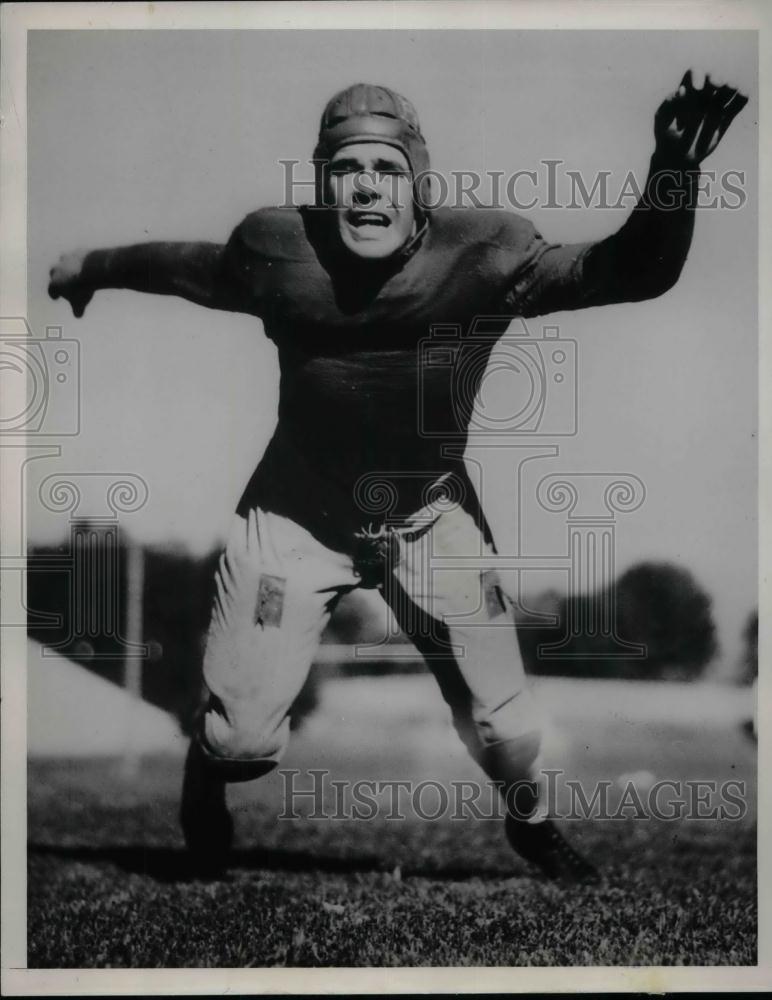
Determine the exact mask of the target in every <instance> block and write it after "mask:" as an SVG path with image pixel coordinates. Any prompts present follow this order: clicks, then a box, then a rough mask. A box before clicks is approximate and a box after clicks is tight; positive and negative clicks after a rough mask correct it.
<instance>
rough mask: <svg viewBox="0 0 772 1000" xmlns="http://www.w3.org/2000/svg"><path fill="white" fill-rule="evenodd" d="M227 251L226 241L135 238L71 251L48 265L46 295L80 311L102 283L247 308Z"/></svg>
mask: <svg viewBox="0 0 772 1000" xmlns="http://www.w3.org/2000/svg"><path fill="white" fill-rule="evenodd" d="M232 256H233V254H232V252H231V244H230V243H229V244H227V245H226V244H219V243H139V244H136V245H134V246H124V247H115V248H112V249H105V250H91V251H90V252H80V251H76V252H72V253H67V254H64V255H63V256H62V257H60V259H59V261H58V262H57V263H56V264H55V265H54V267H52V268H51V271H50V275H49V277H50V281H49V285H48V294H49V295H50V296H51V298H53V299H58V298H60V297H62V298H65V299H67V301H68V302H69V303H70V305H71V306H72V311H73V314H74V315H75V316H82V315H83V313H84V311H85V309H86V306H87V305H88V304H89V302H90V301H91V299H92V297H93V295H94V293H95V292H97V291H99V290H100V289H104V288H127V289H131V290H133V291H136V292H150V293H153V294H156V295H178V296H180V297H181V298H184V299H188V300H189V301H190V302H195V303H196V304H197V305H201V306H207V307H208V308H210V309H224V310H227V311H229V312H252V311H253V308H252V307H251V302H250V297H249V295H247V294H246V290H245V289H244V286H243V283H242V282H241V281H239V280H238V278H237V274H236V272H237V268H234V266H233V261H232V259H231V258H232Z"/></svg>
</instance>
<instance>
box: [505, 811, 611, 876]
mask: <svg viewBox="0 0 772 1000" xmlns="http://www.w3.org/2000/svg"><path fill="white" fill-rule="evenodd" d="M506 831H507V839H508V840H509V843H510V844H511V846H512V847H513V848H514V850H515V851H517V853H518V854H519V855H520V856H521V857H522V858H525V860H526V861H530V862H531V864H533V865H536V867H537V868H539V869H540V870H541V871H542V873H543V874H544V875H546V876H547V878H550V879H553V880H554V881H556V882H564V883H571V884H574V885H581V884H585V885H593V884H596V883H598V882H600V875H599V874H598V870H597V869H596V868H595V867H594V866H593V865H591V864H590V862H589V861H586V860H585V859H584V858H583V857H582V856H581V854H579V853H578V851H575V850H574V849H573V847H571V845H570V844H569V843H568V841H567V840H566V839H565V837H564V836H563V834H562V833H561V832H560V830H558V828H557V826H555V824H554V823H553V822H552V820H549V819H545V820H543V821H542V822H541V823H526V822H524V821H523V820H518V819H515V818H514V817H513V816H511V815H508V816H507V818H506Z"/></svg>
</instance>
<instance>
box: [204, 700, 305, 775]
mask: <svg viewBox="0 0 772 1000" xmlns="http://www.w3.org/2000/svg"><path fill="white" fill-rule="evenodd" d="M289 729H290V727H289V719H284V720H283V721H282V723H281V724H280V725H279V726H266V725H255V723H254V721H253V720H251V719H238V718H235V719H232V720H231V719H227V718H226V717H225V716H224V715H222V714H220V713H219V712H217V711H214V710H211V709H210V710H209V711H207V713H206V715H205V716H204V721H203V729H202V743H203V744H204V746H205V748H206V750H207V751H208V753H209V755H210V757H212V758H213V759H214V760H216V761H217V762H219V763H222V764H223V765H224V766H225V765H228V764H233V765H239V767H240V768H241V769H243V770H247V771H249V770H253V771H254V772H255V774H254V776H255V777H259V775H260V774H266V773H267V772H268V771H271V770H273V768H275V767H276V765H277V764H278V763H279V761H280V760H281V758H282V757H283V756H284V753H285V751H286V749H287V745H288V743H289ZM237 769H238V768H237Z"/></svg>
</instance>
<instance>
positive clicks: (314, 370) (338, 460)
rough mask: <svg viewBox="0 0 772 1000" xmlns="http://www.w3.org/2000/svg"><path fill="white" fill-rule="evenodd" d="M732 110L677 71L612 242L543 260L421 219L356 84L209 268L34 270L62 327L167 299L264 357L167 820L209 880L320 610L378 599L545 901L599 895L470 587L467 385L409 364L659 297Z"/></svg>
mask: <svg viewBox="0 0 772 1000" xmlns="http://www.w3.org/2000/svg"><path fill="white" fill-rule="evenodd" d="M746 101H747V98H746V97H744V96H743V95H742V94H740V93H739V92H738V91H737V90H736V89H735V88H733V87H730V86H728V85H722V84H718V83H716V82H715V81H712V80H711V79H710V78H709V77H705V78H704V80H701V81H700V85H699V86H695V81H694V79H693V77H692V73H691V72H687V73H686V75H685V76H684V78H683V80H682V82H681V84H680V86H679V88H678V89H677V90H676V91H675V92H674V93H673V94H672V95H671V96H670V97H669V98H668V99H667V100H665V102H664V103H663V104H662V106H661V107H660V108H659V110H658V111H657V113H656V116H655V121H654V138H655V145H654V152H653V156H652V159H651V165H650V171H649V175H648V180H647V184H646V188H645V192H644V194H643V197H642V199H641V201H640V204H639V205H638V206H637V208H636V209H635V210H634V211H633V212H632V213H631V215H630V217H629V218H628V219H627V221H626V222H625V224H624V225H623V226H622V227H621V229H619V231H618V232H616V233H614V234H613V235H611V236H609V237H608V238H606V239H603V240H600V241H596V242H588V243H580V244H573V245H560V244H554V243H549V242H547V241H546V240H545V239H544V238H543V237H542V236H541V235H540V234H539V233H538V232H537V231H536V230H535V228H534V226H533V225H532V224H531V222H529V221H528V220H527V219H525V218H522V217H520V216H518V215H516V214H514V213H510V212H507V211H501V210H489V209H471V208H469V209H452V208H446V207H436V208H435V207H433V206H432V193H431V188H430V183H431V180H430V179H431V174H430V172H429V156H428V152H427V147H426V143H425V141H424V138H423V136H422V134H421V130H420V126H419V122H418V118H417V115H416V112H415V110H414V108H413V106H412V105H411V104H410V102H409V101H407V100H406V99H405V98H403V97H401V96H400V95H399V94H397V93H395V92H394V91H393V90H390V89H389V88H387V87H381V86H374V85H370V84H363V83H360V84H355V85H354V86H351V87H348V88H347V89H346V90H344V91H342V92H341V93H339V94H337V95H336V96H335V97H333V98H332V100H331V101H330V102H329V103H328V104H327V106H326V108H325V109H324V113H323V115H322V119H321V126H320V130H319V137H318V142H317V146H316V150H315V153H314V162H315V168H316V172H317V173H316V177H317V185H316V203H315V204H314V205H311V206H304V207H283V208H278V209H276V208H264V209H260V210H259V211H256V212H254V213H252V214H250V215H248V216H247V217H246V218H245V219H244V221H243V222H241V223H240V224H239V225H238V226H237V227H236V229H235V230H234V231H233V233H232V235H231V237H230V239H229V240H228V241H227V243H225V244H222V245H220V244H216V243H203V242H194V243H146V244H141V245H136V246H127V247H119V248H115V249H105V250H93V251H91V252H89V253H86V254H68V255H66V256H64V257H63V258H62V259H61V260H60V261H59V263H58V264H57V265H56V266H55V267H54V268H53V269H52V271H51V275H50V278H51V280H50V286H49V292H50V294H51V296H53V297H54V298H57V297H59V296H63V297H64V298H66V299H67V300H68V301H69V302H70V304H71V306H72V309H73V312H74V314H75V315H76V316H81V315H82V314H83V312H84V310H85V308H86V306H87V305H88V302H89V300H90V299H91V297H92V295H93V294H94V292H96V291H97V290H99V289H103V288H126V289H133V290H135V291H142V292H154V293H159V294H166V295H178V296H182V297H184V298H186V299H189V300H191V301H193V302H196V303H198V304H200V305H202V306H206V307H208V308H210V309H221V310H227V311H231V312H243V313H248V314H250V315H253V316H255V317H256V318H259V319H260V320H262V323H263V328H264V330H265V333H266V334H267V336H268V337H270V338H271V339H272V340H273V341H274V342H275V343H276V345H277V347H278V353H279V362H280V369H281V389H280V401H279V417H278V424H277V427H276V430H275V433H274V435H273V438H272V440H271V442H270V444H269V445H268V448H267V450H266V452H265V455H264V456H263V459H262V461H261V462H260V464H259V466H258V468H257V470H256V471H255V473H254V475H253V476H252V478H251V480H250V481H249V483H248V484H247V486H246V489H245V491H244V493H243V496H242V498H241V501H240V503H239V505H238V508H237V512H236V515H235V518H234V521H233V524H232V530H231V532H230V535H229V538H228V541H227V545H226V547H225V551H224V553H223V555H222V559H221V562H220V566H219V570H218V572H217V577H216V590H217V593H216V598H215V601H214V607H213V610H212V617H211V624H210V627H209V631H208V638H207V644H206V652H205V657H204V668H203V669H204V678H205V681H206V685H207V688H208V692H209V699H208V702H207V704H206V707H205V710H203V711H202V714H201V716H200V719H199V724H198V728H197V731H196V734H195V736H194V738H193V740H192V742H191V746H190V750H189V753H188V757H187V761H186V769H185V778H184V783H183V794H182V807H181V821H182V827H183V831H184V834H185V838H186V842H187V845H188V848H189V849H190V851H191V853H192V856H193V857H194V859H195V860H196V862H197V864H198V865H199V867H200V868H201V869H203V870H208V871H210V872H217V871H220V870H222V868H223V866H224V865H225V864H226V862H227V855H228V850H229V847H230V844H231V839H232V834H233V826H232V820H231V817H230V815H229V813H228V810H227V808H226V798H225V788H226V784H227V783H228V782H230V781H241V780H249V779H252V778H256V777H259V776H260V775H263V774H265V773H267V772H268V771H270V770H271V769H272V768H274V767H275V766H276V764H277V762H278V761H279V759H280V757H281V755H282V754H283V752H284V750H285V748H286V746H287V741H288V737H289V721H288V712H289V709H290V706H291V705H292V702H293V701H294V699H295V697H296V696H297V694H298V692H299V691H300V689H301V687H302V685H303V683H304V681H305V679H306V676H307V673H308V671H309V668H310V666H311V663H312V660H313V658H314V654H315V651H316V648H317V643H318V642H319V638H320V636H321V634H322V632H323V630H324V628H325V626H326V624H327V622H328V621H329V618H330V614H331V612H332V611H333V609H334V607H335V604H336V602H337V601H338V600H339V598H340V597H341V596H342V595H343V594H345V593H347V592H349V591H351V590H353V589H354V588H357V587H374V588H378V589H379V590H380V591H381V593H382V594H383V596H384V598H385V600H386V601H387V603H388V604H389V606H390V607H391V608H392V610H393V612H394V614H395V616H396V619H397V621H398V622H399V624H400V625H401V626H402V628H403V629H404V631H405V632H406V633H407V635H408V636H409V637H410V638H411V639H412V640H413V641H414V642H415V644H416V646H417V648H418V649H419V651H420V652H421V653H422V654H423V655H424V656H425V658H426V661H427V663H428V665H429V667H430V668H431V670H432V671H433V673H434V675H435V676H436V678H437V681H438V683H439V688H440V690H441V692H442V695H443V696H444V698H445V699H446V701H447V703H448V705H449V706H450V710H451V712H452V717H453V722H454V725H455V727H456V729H457V731H458V733H459V735H460V737H461V739H462V740H463V741H464V743H465V745H466V747H467V748H468V750H469V752H470V753H471V755H472V756H473V758H474V759H475V761H477V762H478V764H479V765H480V766H481V768H482V769H483V770H484V771H485V773H486V774H487V775H488V776H489V777H490V779H492V780H493V781H495V782H499V783H500V787H501V789H502V793H503V795H504V797H505V799H506V804H507V810H506V816H507V819H506V831H507V835H508V837H509V840H510V843H511V844H512V846H513V847H514V848H515V850H516V851H517V852H519V854H520V855H521V856H522V857H524V858H526V859H528V860H529V861H531V862H533V863H534V864H535V865H536V866H538V868H540V869H541V871H542V872H544V873H545V874H546V875H548V876H550V877H553V878H559V879H568V880H571V881H584V880H593V879H594V878H595V877H596V871H595V868H594V866H593V865H592V864H590V862H589V861H587V860H586V859H584V858H582V857H581V856H580V855H579V854H578V853H577V852H576V851H575V850H574V849H573V848H572V847H571V846H570V845H569V844H568V842H567V841H566V840H565V839H564V837H563V836H562V834H561V832H560V830H559V828H558V826H557V825H556V823H555V822H554V821H553V820H552V819H550V818H549V817H546V816H545V815H544V811H543V809H540V808H539V802H538V797H539V788H538V782H537V780H536V777H537V774H536V772H537V759H538V753H539V744H540V732H539V723H538V717H537V714H536V711H535V707H534V704H533V701H532V698H531V695H530V693H529V690H528V685H527V683H526V677H525V673H524V669H523V664H522V660H521V657H520V651H519V648H518V640H517V635H516V629H515V622H514V614H513V608H512V604H511V602H509V601H508V600H507V599H506V596H505V594H504V592H503V591H502V588H501V584H500V581H499V579H498V577H497V576H496V573H495V570H494V569H493V568H492V567H491V568H485V566H484V565H483V568H482V570H481V569H480V565H481V562H480V557H481V556H482V557H483V563H484V558H485V556H486V554H490V555H491V557H492V556H493V554H494V551H495V550H494V548H493V539H492V538H491V535H490V531H489V529H488V526H487V524H486V522H485V518H484V516H483V514H482V511H481V509H480V505H479V502H478V497H477V495H476V493H475V490H474V489H473V487H472V485H471V482H470V480H469V478H468V475H467V472H466V469H465V466H464V462H463V434H464V433H465V431H466V429H467V426H468V422H469V419H470V416H471V405H472V404H471V400H473V398H474V389H475V387H476V385H477V384H479V379H480V378H481V376H482V373H483V369H484V364H483V365H479V364H478V365H477V367H476V375H472V376H471V381H472V384H471V385H470V386H467V391H466V392H465V393H464V394H463V398H459V396H458V393H457V392H456V389H454V386H457V381H458V380H455V381H454V378H453V377H452V372H451V373H450V376H449V371H448V367H447V366H444V367H443V366H438V367H431V368H429V367H427V366H425V365H422V364H421V358H422V355H421V344H422V343H424V342H425V339H426V337H427V335H428V334H429V332H430V330H431V328H432V327H433V326H434V325H436V324H453V325H454V326H458V327H460V328H461V329H462V330H469V329H470V327H471V326H472V324H473V321H474V320H475V318H476V317H478V316H480V315H485V316H488V317H490V316H498V317H501V320H500V322H499V323H498V327H497V328H496V324H495V323H494V330H493V333H494V336H493V337H492V338H491V341H490V344H489V345H488V350H490V349H491V348H492V347H493V343H494V342H495V335H500V334H502V333H504V331H505V330H506V328H507V326H508V324H509V322H510V320H511V319H512V318H513V317H530V316H540V315H544V314H546V313H550V312H555V311H558V310H565V309H579V308H585V307H588V306H598V305H603V304H606V303H618V302H633V301H639V300H642V299H648V298H652V297H654V296H658V295H661V294H663V293H664V292H666V291H667V290H668V289H669V288H671V287H672V285H673V284H674V283H675V282H676V280H677V279H678V276H679V274H680V272H681V268H682V266H683V264H684V261H685V259H686V254H687V251H688V249H689V244H690V241H691V238H692V228H693V221H694V206H695V202H696V194H697V184H698V176H699V165H700V163H701V162H702V160H703V159H704V158H705V157H706V156H707V155H708V154H709V153H710V152H711V151H712V150H713V149H715V147H716V145H717V144H718V142H719V141H720V139H721V137H722V135H723V134H724V132H725V131H726V129H727V127H728V126H729V124H730V123H731V121H732V119H733V118H734V117H735V115H736V114H737V113H738V112H739V111H740V110H741V108H742V107H743V106H744V105H745V103H746ZM457 360H458V363H463V356H462V355H459V357H458V359H457ZM450 367H451V368H452V364H451V366H450ZM419 380H420V389H421V391H420V393H419V392H418V388H419ZM419 400H420V412H419ZM427 422H428V423H429V424H430V425H431V427H432V428H435V430H436V428H440V429H442V428H447V437H448V440H451V441H454V442H456V444H458V441H459V432H460V433H461V436H462V440H461V446H460V447H455V448H451V449H448V448H446V447H443V445H444V444H446V443H447V442H445V441H443V436H442V434H441V433H440V434H439V435H438V434H437V433H432V434H425V433H423V431H422V428H424V427H425V426H426V425H427ZM379 502H380V506H379ZM374 510H375V511H376V512H377V511H380V514H377V513H376V516H374V515H373V511H374ZM467 557H468V559H469V563H470V565H469V566H468V567H467V566H466V565H465V562H464V560H465V558H467ZM448 560H450V563H449V562H448ZM454 560H455V562H453V561H454ZM475 560H476V561H475ZM443 561H444V563H445V565H446V566H447V567H448V568H446V569H443Z"/></svg>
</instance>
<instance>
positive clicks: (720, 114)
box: [654, 69, 748, 167]
mask: <svg viewBox="0 0 772 1000" xmlns="http://www.w3.org/2000/svg"><path fill="white" fill-rule="evenodd" d="M698 82H701V86H698V87H696V86H695V85H694V84H695V81H694V74H693V73H692V71H691V70H690V69H688V70H687V71H686V73H684V77H683V80H681V84H680V86H679V88H678V90H676V91H675V93H673V94H671V95H670V97H668V98H667V99H666V100H665V101H663V103H662V104H661V105H660V107H659V109H658V111H657V113H656V115H655V116H654V137H655V139H656V141H657V152H659V153H662V154H663V155H664V156H666V157H667V158H668V159H671V160H680V161H682V162H683V161H685V162H686V163H688V164H691V165H693V166H695V167H696V166H697V165H698V164H700V163H701V162H702V161H703V160H704V159H705V157H706V156H709V155H710V154H711V153H712V152H713V150H714V149H715V148H716V146H717V145H718V144H719V142H720V141H721V137H722V136H723V134H724V132H726V130H727V129H728V128H729V126H730V125H731V124H732V120H733V119H734V117H735V115H737V114H738V113H739V112H740V111H742V109H743V108H744V107H745V105H746V104H747V103H748V98H747V97H746V96H745V95H744V94H741V93H740V91H739V90H738V89H737V88H736V87H730V86H729V85H728V84H725V83H716V81H715V80H711V78H710V75H709V74H707V73H706V74H705V78H704V80H702V74H699V78H698Z"/></svg>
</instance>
